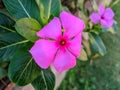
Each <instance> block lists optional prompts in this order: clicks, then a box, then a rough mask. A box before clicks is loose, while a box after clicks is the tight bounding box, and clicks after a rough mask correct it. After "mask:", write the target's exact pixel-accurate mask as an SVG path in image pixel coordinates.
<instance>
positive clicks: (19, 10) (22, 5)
mask: <svg viewBox="0 0 120 90" xmlns="http://www.w3.org/2000/svg"><path fill="white" fill-rule="evenodd" d="M3 3H4V5H5V7H6V8H7V10H8V11H9V12H10V13H11V15H13V16H14V17H15V18H16V19H17V20H18V19H20V18H24V17H29V18H35V19H36V20H38V21H40V13H39V8H38V6H37V4H36V2H35V0H3Z"/></svg>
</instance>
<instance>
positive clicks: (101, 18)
mask: <svg viewBox="0 0 120 90" xmlns="http://www.w3.org/2000/svg"><path fill="white" fill-rule="evenodd" d="M113 17H114V12H113V11H112V9H111V8H106V9H105V8H104V6H103V5H102V4H101V5H100V6H99V12H98V13H95V12H93V13H92V14H91V15H90V19H91V22H93V23H94V24H97V23H99V22H100V23H101V26H102V27H104V28H108V27H111V26H112V25H113V23H114V19H113Z"/></svg>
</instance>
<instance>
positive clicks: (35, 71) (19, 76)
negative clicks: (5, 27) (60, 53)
mask: <svg viewBox="0 0 120 90" xmlns="http://www.w3.org/2000/svg"><path fill="white" fill-rule="evenodd" d="M27 47H28V46H27ZM39 73H40V68H39V67H38V66H37V65H36V64H35V62H34V60H33V58H32V57H31V55H30V54H29V52H28V50H27V49H26V48H21V49H20V50H18V51H17V53H16V54H15V56H14V58H13V60H12V61H11V62H10V65H9V70H8V75H9V78H10V80H11V81H12V82H14V83H16V84H17V85H20V86H24V85H26V84H29V83H31V82H32V81H33V80H34V79H36V78H37V77H38V75H39Z"/></svg>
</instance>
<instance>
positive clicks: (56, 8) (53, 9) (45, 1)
mask: <svg viewBox="0 0 120 90" xmlns="http://www.w3.org/2000/svg"><path fill="white" fill-rule="evenodd" d="M36 3H37V4H38V6H39V9H40V17H41V20H42V22H43V24H46V23H48V20H49V18H50V16H51V15H52V16H59V14H60V0H36Z"/></svg>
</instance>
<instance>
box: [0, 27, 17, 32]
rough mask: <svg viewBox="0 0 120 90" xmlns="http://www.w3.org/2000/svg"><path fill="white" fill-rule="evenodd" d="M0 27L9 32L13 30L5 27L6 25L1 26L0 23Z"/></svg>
mask: <svg viewBox="0 0 120 90" xmlns="http://www.w3.org/2000/svg"><path fill="white" fill-rule="evenodd" d="M0 28H3V29H5V30H7V31H10V32H15V31H14V30H12V29H9V28H6V27H4V26H2V25H0Z"/></svg>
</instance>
